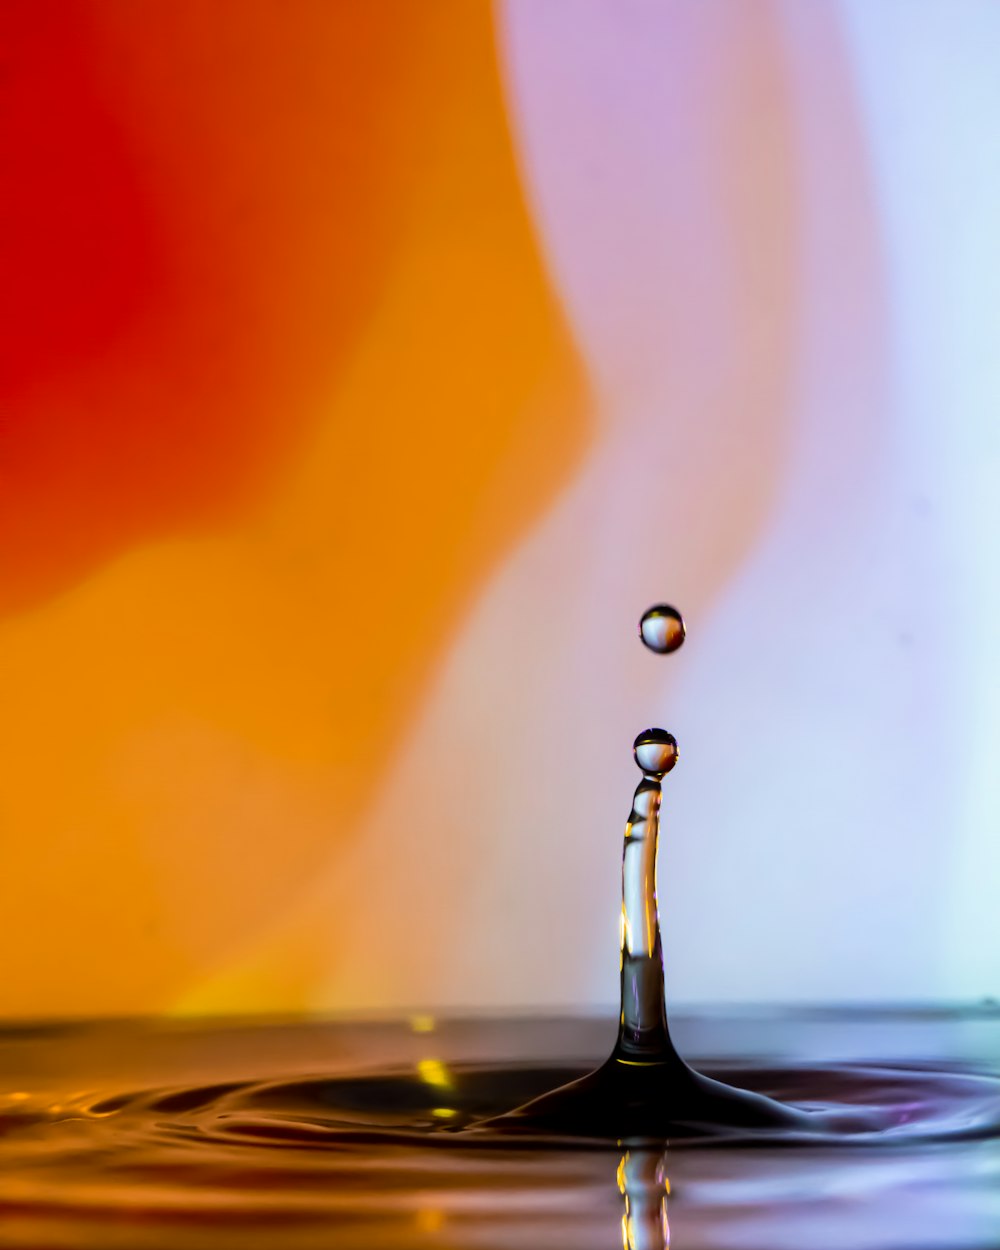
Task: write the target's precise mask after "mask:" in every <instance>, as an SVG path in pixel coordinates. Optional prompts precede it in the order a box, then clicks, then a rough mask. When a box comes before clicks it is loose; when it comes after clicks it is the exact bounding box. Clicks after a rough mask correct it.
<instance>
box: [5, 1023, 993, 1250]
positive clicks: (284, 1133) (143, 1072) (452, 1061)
mask: <svg viewBox="0 0 1000 1250" xmlns="http://www.w3.org/2000/svg"><path fill="white" fill-rule="evenodd" d="M673 1031H674V1033H675V1035H676V1037H677V1042H678V1046H679V1047H683V1049H684V1051H685V1053H687V1054H691V1055H692V1056H696V1057H697V1058H698V1062H699V1066H703V1067H704V1069H705V1070H706V1071H707V1072H709V1073H712V1074H714V1075H718V1076H722V1077H724V1078H726V1079H728V1080H733V1081H737V1082H738V1083H739V1084H745V1085H747V1086H748V1087H750V1088H757V1089H763V1090H765V1091H768V1092H773V1093H775V1094H777V1095H779V1096H780V1097H781V1098H783V1099H784V1100H787V1101H788V1102H790V1103H795V1104H799V1105H801V1104H809V1103H810V1102H813V1103H814V1102H815V1101H816V1100H817V1099H819V1100H826V1101H827V1102H830V1103H840V1102H851V1103H857V1102H861V1103H863V1104H864V1106H863V1107H862V1108H861V1109H862V1110H864V1109H865V1107H867V1108H868V1109H869V1110H872V1111H877V1112H878V1114H879V1115H880V1116H884V1115H886V1114H888V1110H887V1109H892V1114H893V1116H894V1117H895V1120H896V1122H897V1125H898V1128H897V1130H896V1131H895V1135H894V1134H893V1133H889V1134H888V1136H886V1135H882V1136H880V1137H878V1138H875V1139H872V1138H868V1139H867V1140H866V1143H865V1144H864V1145H861V1146H859V1145H857V1144H844V1143H845V1141H848V1140H849V1139H841V1141H840V1144H832V1143H831V1142H829V1141H824V1142H821V1143H820V1144H816V1143H814V1144H812V1145H805V1146H802V1147H801V1148H796V1149H787V1148H785V1149H777V1148H773V1147H771V1146H764V1147H762V1148H761V1147H755V1148H754V1149H751V1150H748V1149H745V1148H744V1147H743V1146H741V1145H737V1144H728V1143H727V1142H726V1141H725V1140H723V1141H716V1142H714V1143H713V1144H711V1147H710V1148H709V1149H705V1148H694V1146H693V1144H691V1143H684V1142H671V1143H670V1145H669V1147H668V1150H669V1154H664V1143H663V1142H660V1143H656V1144H647V1143H644V1142H635V1141H624V1142H622V1143H621V1144H620V1145H619V1144H618V1143H617V1142H610V1141H609V1142H601V1141H589V1142H583V1141H580V1140H578V1139H577V1140H573V1141H570V1140H568V1139H567V1140H559V1139H549V1140H543V1141H538V1140H528V1141H525V1140H523V1139H521V1138H514V1139H509V1138H501V1137H498V1136H495V1135H490V1134H488V1133H487V1134H477V1133H476V1132H472V1133H471V1134H470V1133H469V1132H468V1131H467V1126H469V1125H473V1124H475V1123H476V1122H478V1121H481V1120H482V1118H483V1117H488V1116H490V1115H495V1114H496V1113H497V1112H498V1111H501V1110H503V1109H505V1108H507V1107H511V1106H514V1105H516V1104H517V1103H518V1102H521V1101H523V1100H525V1099H527V1098H531V1097H534V1096H536V1095H539V1094H541V1093H543V1092H544V1091H545V1090H547V1089H550V1088H552V1087H553V1086H555V1085H560V1084H562V1083H564V1082H565V1081H566V1080H568V1079H571V1078H572V1077H574V1076H576V1075H578V1074H580V1073H582V1072H585V1071H587V1070H588V1069H589V1068H591V1067H592V1066H593V1064H594V1061H595V1059H597V1058H599V1057H600V1055H601V1054H602V1053H605V1054H606V1053H607V1049H608V1046H609V1043H610V1041H611V1040H613V1037H612V1038H609V1036H608V1027H607V1024H606V1022H603V1021H600V1020H580V1019H550V1020H538V1019H535V1020H520V1021H518V1020H490V1021H475V1020H464V1021H461V1020H457V1021H436V1022H435V1021H431V1020H429V1019H427V1018H420V1023H419V1026H418V1025H417V1024H416V1023H411V1022H405V1023H400V1024H398V1025H396V1024H364V1025H362V1024H351V1023H339V1024H330V1023H323V1022H311V1023H310V1022H302V1023H280V1022H272V1023H266V1024H249V1023H248V1024H240V1023H238V1022H233V1023H229V1024H226V1025H215V1026H205V1025H196V1024H192V1023H183V1022H175V1023H173V1024H159V1025H156V1026H152V1025H151V1026H143V1025H140V1024H135V1023H133V1024H118V1025H113V1026H112V1025H80V1026H73V1027H64V1028H60V1027H53V1028H47V1029H35V1030H16V1029H11V1030H7V1031H6V1032H4V1033H0V1212H2V1218H0V1246H2V1247H7V1248H11V1250H12V1248H14V1247H17V1248H18V1250H43V1248H44V1250H126V1248H127V1250H177V1247H179V1246H183V1247H185V1250H187V1248H191V1250H237V1248H238V1250H256V1248H258V1247H281V1250H307V1248H308V1250H313V1248H319V1247H325V1248H332V1247H334V1246H335V1247H337V1250H352V1248H353V1247H361V1246H365V1247H366V1248H367V1250H380V1248H381V1247H390V1246H392V1247H394V1248H396V1250H409V1248H410V1247H412V1248H413V1250H418V1248H419V1247H428V1246H448V1247H452V1246H453V1247H461V1248H462V1250H466V1248H467V1247H471V1246H475V1247H477V1248H478V1247H497V1248H498V1250H499V1248H501V1247H517V1248H518V1250H521V1248H522V1247H527V1246H531V1247H533V1248H534V1247H536V1246H538V1247H541V1246H561V1245H567V1246H573V1247H574V1250H589V1248H590V1247H594V1248H595V1250H597V1248H599V1250H609V1247H614V1246H615V1245H617V1244H619V1242H621V1241H622V1239H623V1238H624V1241H625V1245H626V1246H634V1247H636V1248H637V1250H641V1248H648V1247H655V1248H656V1250H660V1247H663V1246H666V1245H667V1244H668V1237H672V1241H671V1242H670V1243H669V1244H671V1245H672V1246H673V1250H678V1248H679V1250H709V1248H710V1247H711V1248H712V1250H720V1248H727V1247H737V1246H738V1247H740V1248H741V1250H757V1248H760V1250H764V1248H765V1247H766V1248H767V1250H786V1248H787V1250H802V1248H803V1247H808V1248H809V1250H827V1248H828V1247H829V1250H834V1247H836V1250H845V1248H847V1247H853V1246H862V1245H863V1246H865V1247H870V1248H871V1250H899V1248H900V1247H906V1250H941V1248H942V1247H945V1246H947V1247H948V1248H949V1250H952V1248H954V1247H964V1248H969V1250H987V1248H988V1250H995V1246H996V1230H997V1228H1000V1151H998V1150H997V1143H996V1140H995V1139H991V1138H989V1137H983V1136H981V1135H980V1136H977V1135H976V1134H977V1133H979V1134H982V1133H983V1132H985V1128H984V1124H985V1123H986V1117H987V1110H988V1108H989V1106H990V1105H991V1103H990V1100H991V1099H992V1100H993V1101H992V1105H994V1108H995V1102H996V1093H995V1091H996V1090H997V1088H998V1086H997V1083H996V1082H995V1081H994V1080H992V1079H991V1078H990V1077H989V1075H988V1074H989V1073H990V1072H995V1071H996V1069H997V1066H998V1057H1000V1015H998V1014H997V1013H996V1012H991V1011H986V1010H983V1011H979V1012H976V1011H971V1010H970V1011H966V1012H955V1011H942V1012H922V1013H921V1012H910V1013H884V1012H883V1013H879V1012H855V1013H851V1012H827V1013H823V1012H806V1013H799V1014H798V1015H796V1016H790V1015H782V1014H764V1013H761V1012H756V1013H744V1014H742V1015H733V1014H729V1015H725V1016H723V1015H716V1016H711V1015H706V1016H702V1017H699V1018H692V1017H687V1018H680V1019H678V1020H675V1021H673ZM526 1056H530V1057H531V1059H532V1063H531V1065H530V1066H528V1065H526V1064H525V1062H524V1060H525V1057H526ZM943 1124H946V1126H947V1131H946V1132H937V1133H936V1135H935V1132H932V1131H930V1129H931V1128H933V1126H935V1125H936V1126H937V1128H938V1129H942V1125H943ZM908 1125H909V1126H912V1128H911V1129H909V1130H908V1129H907V1126H908ZM977 1126H978V1127H977ZM943 1137H947V1138H948V1140H942V1138H943ZM873 1141H874V1142H875V1143H876V1144H873ZM893 1141H894V1142H895V1143H896V1144H894V1145H893V1144H885V1143H886V1142H890V1143H891V1142H893ZM668 1161H669V1181H668V1172H667V1163H668ZM668 1196H669V1208H670V1209H669V1217H670V1228H669V1232H668V1225H667V1202H668ZM626 1199H627V1205H626ZM623 1216H624V1219H623Z"/></svg>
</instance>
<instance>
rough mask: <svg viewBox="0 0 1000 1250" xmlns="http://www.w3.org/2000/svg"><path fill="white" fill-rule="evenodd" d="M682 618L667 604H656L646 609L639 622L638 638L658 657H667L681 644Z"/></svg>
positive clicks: (683, 634) (683, 633)
mask: <svg viewBox="0 0 1000 1250" xmlns="http://www.w3.org/2000/svg"><path fill="white" fill-rule="evenodd" d="M684 636H685V629H684V618H683V617H682V616H681V614H680V613H679V612H678V611H677V609H676V608H672V607H671V606H670V604H669V603H657V604H654V605H653V607H651V608H647V609H646V611H645V612H643V614H642V619H641V620H640V621H639V637H640V638H641V639H642V641H643V642H644V643H645V644H646V646H647V647H649V649H650V651H655V652H656V653H657V654H658V655H669V654H670V652H671V651H676V650H677V648H678V647H679V646H680V645H681V643H683V641H684Z"/></svg>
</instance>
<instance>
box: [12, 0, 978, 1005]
mask: <svg viewBox="0 0 1000 1250" xmlns="http://www.w3.org/2000/svg"><path fill="white" fill-rule="evenodd" d="M0 23H2V39H0V42H2V45H3V48H4V77H3V81H2V85H0V91H2V109H3V162H2V178H3V228H2V230H0V248H2V265H3V274H4V277H3V282H2V288H0V289H2V296H0V298H2V300H3V305H4V308H3V314H2V316H3V324H2V334H0V352H2V362H0V380H2V400H0V402H2V420H0V600H2V610H3V616H2V620H0V708H2V718H0V737H2V742H0V913H2V916H3V930H4V937H3V941H2V944H0V953H2V968H0V972H2V978H0V983H2V985H3V993H2V997H0V1013H3V1014H7V1015H10V1016H42V1015H74V1014H81V1013H83V1014H95V1015H96V1014H107V1013H120V1012H127V1013H137V1012H149V1011H155V1012H159V1011H169V1012H220V1011H240V1012H242V1011H258V1010H276V1011H286V1010H300V1009H338V1008H388V1009H392V1010H406V1009H410V1008H418V1007H419V1008H426V1009H437V1008H446V1007H459V1008H465V1007H468V1008H473V1007H477V1008H478V1007H484V1006H486V1007H496V1008H503V1007H506V1006H510V1005H520V1006H524V1005H532V1004H535V1005H552V1006H571V1005H572V1006H581V1005H594V1006H596V1005H598V1004H602V1003H607V1002H610V1001H611V1000H612V999H613V998H614V995H615V992H616V979H617V923H618V920H617V915H618V890H619V879H618V872H619V857H620V850H621V833H622V826H623V822H624V818H625V815H626V813H627V812H628V808H629V800H630V796H631V790H632V787H633V785H634V783H635V781H636V779H637V774H636V772H635V767H634V765H633V763H632V760H631V756H630V744H631V741H632V738H633V736H634V735H635V733H636V732H637V731H638V730H640V729H642V728H644V727H645V726H646V725H647V724H651V723H652V724H661V725H663V726H664V727H666V728H668V729H671V730H672V731H673V732H674V733H676V735H677V737H678V739H679V741H680V745H681V762H680V765H679V766H678V768H677V769H676V770H675V771H674V773H673V774H672V775H671V776H670V778H669V781H668V784H667V792H666V797H665V802H664V821H665V831H664V838H663V845H662V852H661V865H660V903H661V912H662V915H663V922H664V928H665V940H666V945H667V949H668V978H669V982H670V987H671V990H672V992H673V994H674V995H675V997H677V998H680V999H687V1000H723V999H728V1000H746V999H770V1000H775V999H777V1000H793V999H798V1000H844V999H872V998H878V999H890V1000H892V999H933V998H969V997H979V996H983V995H991V994H996V993H998V992H1000V953H998V952H1000V942H998V937H1000V922H998V920H997V917H996V899H997V894H998V888H1000V785H998V766H997V760H998V758H1000V648H998V646H997V629H998V621H1000V560H998V540H1000V486H998V483H1000V422H998V413H1000V338H998V334H1000V230H998V228H997V223H998V221H1000V138H998V136H1000V124H998V123H1000V75H998V74H997V64H998V61H1000V9H998V7H997V6H996V5H994V4H992V3H988V2H986V0H983V2H982V3H978V2H975V0H921V2H919V3H913V2H912V0H908V2H904V0H882V2H881V3H879V4H876V5H872V4H868V3H865V2H864V0H857V3H847V2H844V0H840V2H837V3H829V4H823V5H801V4H796V3H794V2H792V0H789V2H788V3H767V2H765V0H749V2H748V0H731V2H728V3H726V2H717V3H712V4H692V3H670V2H667V0H508V2H506V3H498V4H496V5H495V6H494V7H493V8H492V9H491V8H490V7H489V6H487V5H486V4H476V3H467V2H466V0H396V2H390V0H387V2H385V3H379V4H350V3H346V2H345V3H331V2H329V0H297V3H295V4H291V5H288V4H277V3H272V2H269V0H210V2H208V3H206V2H205V0H144V3H142V4H135V3H132V2H131V0H5V3H4V4H3V6H2V8H0ZM658 600H667V601H668V602H673V603H676V604H677V606H678V607H680V608H681V609H682V610H683V611H684V613H685V615H686V618H687V621H688V631H689V632H688V641H687V643H686V645H685V646H684V648H683V649H682V650H681V651H680V652H678V653H677V654H675V655H672V656H669V657H663V658H661V657H657V656H654V655H652V654H651V653H649V652H646V651H645V650H644V649H643V648H642V647H641V645H640V644H639V642H638V640H637V638H636V622H637V620H638V617H639V615H640V613H641V611H642V610H643V609H644V608H645V607H646V606H647V605H648V604H650V603H653V602H656V601H658Z"/></svg>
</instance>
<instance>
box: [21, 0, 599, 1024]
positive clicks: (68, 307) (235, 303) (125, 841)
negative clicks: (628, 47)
mask: <svg viewBox="0 0 1000 1250" xmlns="http://www.w3.org/2000/svg"><path fill="white" fill-rule="evenodd" d="M2 20H3V24H4V32H3V38H2V42H3V44H4V46H5V48H6V49H7V59H8V62H9V64H10V67H11V71H10V72H11V73H12V78H11V80H10V81H9V82H8V83H7V84H6V91H7V107H8V109H9V110H11V112H12V114H13V116H14V117H16V118H17V125H16V127H14V128H13V129H11V130H8V132H7V137H6V140H5V147H6V148H7V152H6V153H5V156H6V159H5V162H4V163H5V166H6V168H7V171H8V172H7V175H6V191H7V192H8V193H9V196H10V199H9V201H8V204H7V208H6V212H7V214H8V226H7V228H6V229H4V231H3V232H2V236H0V238H2V244H3V247H4V252H5V255H4V257H3V264H4V268H5V271H6V272H7V273H8V274H10V275H12V281H10V282H8V283H5V290H4V296H3V298H4V301H5V304H6V310H5V313H4V334H3V351H4V359H3V386H4V395H3V406H4V413H5V417H4V431H3V444H2V462H0V474H2V483H3V491H2V495H0V558H2V567H3V579H2V583H0V599H2V603H3V607H4V609H5V618H4V620H3V623H2V626H0V631H2V632H0V683H2V688H3V691H4V698H3V703H4V711H5V715H4V718H3V729H2V730H0V733H2V736H3V741H2V745H0V753H2V756H3V759H4V768H3V771H2V778H0V819H2V822H3V828H4V830H5V831H6V833H5V836H4V839H3V845H2V869H0V899H2V910H3V915H4V920H5V928H6V930H7V932H8V934H12V935H16V940H14V941H9V942H6V943H4V948H3V949H4V966H3V969H2V973H3V983H4V987H5V988H4V996H3V997H4V1002H3V1011H4V1012H10V1013H18V1014H38V1013H41V1014H45V1013H51V1012H57V1013H62V1012H66V1013H77V1012H83V1013H93V1014H102V1013H108V1012H119V1011H128V1012H133V1011H135V1012H140V1011H141V1012H144V1011H154V1010H161V1009H167V1008H170V1007H171V1006H173V1005H175V1004H176V1003H177V1001H178V1000H179V999H180V998H182V997H183V996H184V995H185V994H187V993H189V992H190V991H191V988H192V986H194V985H197V983H198V981H199V979H200V978H201V977H202V976H203V975H205V974H206V973H207V972H211V971H214V970H215V969H217V968H218V967H219V966H220V965H224V964H225V962H226V960H227V958H228V957H229V956H230V954H231V952H233V951H235V950H238V949H239V948H240V945H241V943H242V942H243V941H244V940H245V939H246V937H247V935H248V934H251V933H253V932H255V931H256V930H257V929H259V928H260V927H261V926H262V924H264V923H265V922H266V920H267V919H268V918H269V917H271V916H272V915H274V914H276V913H280V912H281V911H282V909H283V908H285V907H287V906H288V905H289V903H290V900H292V899H293V898H294V897H295V894H296V892H297V891H298V890H300V889H301V888H302V886H303V883H304V882H306V881H308V880H309V879H310V877H311V875H312V874H314V873H315V872H316V870H317V868H318V866H319V865H320V864H321V863H322V862H324V861H325V859H326V858H327V857H328V856H329V854H330V852H331V848H332V847H335V846H336V844H337V842H338V840H340V839H345V838H347V837H349V836H350V831H351V828H352V820H353V819H354V818H355V817H356V815H357V813H358V811H359V809H360V808H361V807H362V806H363V805H364V803H365V802H366V798H367V797H368V796H369V795H370V793H371V791H372V790H373V788H374V787H375V786H377V784H378V780H379V777H380V774H381V773H382V771H383V769H384V767H385V764H386V761H387V757H389V756H390V755H391V753H392V752H393V750H394V748H395V746H396V744H397V742H398V740H399V736H400V732H401V729H402V727H403V726H404V724H405V723H406V720H407V717H408V715H409V714H410V712H411V710H412V708H413V706H414V701H415V700H416V699H418V698H419V696H420V692H421V690H422V687H423V685H424V683H425V682H426V680H427V677H428V674H429V671H430V667H431V665H432V664H433V661H434V657H435V655H436V654H437V653H438V651H439V650H440V648H441V646H442V645H443V643H444V642H445V640H446V639H447V638H448V636H449V633H450V631H452V630H453V628H454V626H455V623H456V620H457V619H458V617H459V615H460V613H461V612H462V611H463V609H464V608H465V607H466V606H467V604H468V603H469V600H470V596H471V595H472V593H473V591H474V589H475V588H476V587H477V586H478V585H479V584H480V582H481V581H482V579H483V577H484V574H485V572H486V571H487V570H488V569H489V567H490V566H491V563H492V562H493V561H494V560H495V558H496V556H497V554H498V552H499V551H501V550H502V549H503V547H504V545H505V544H507V543H509V541H510V540H511V538H512V537H513V536H514V535H516V534H517V533H518V532H519V531H521V530H522V529H523V528H524V527H525V526H526V525H527V524H528V523H530V521H531V518H532V517H533V516H534V515H535V514H536V512H537V511H538V509H539V507H540V506H541V505H542V503H543V501H544V500H545V499H546V497H547V496H548V494H549V493H550V492H551V491H552V490H553V488H554V487H555V486H556V485H557V484H558V483H559V482H560V481H562V480H563V479H564V478H565V477H566V475H567V473H568V472H569V470H570V469H571V467H572V466H573V464H574V462H575V461H576V460H577V459H578V457H579V456H580V454H581V450H582V448H583V447H584V445H585V442H586V438H587V404H586V399H585V395H584V389H583V386H582V383H581V376H580V373H579V370H578V367H577V364H576V362H575V359H574V355H573V351H572V349H571V346H570V344H569V342H568V339H567V335H566V332H565V330H564V327H563V324H562V319H561V317H560V314H559V311H558V308H557V307H556V305H555V303H554V301H553V298H552V296H551V294H550V292H549V290H548V288H547V283H546V280H545V276H544V273H543V271H542V268H541V266H540V263H539V259H538V255H537V252H536V248H535V245H534V241H533V238H532V233H531V229H530V226H529V222H528V219H527V216H526V212H525V208H524V204H523V202H522V196H521V190H520V186H519V182H518V180H517V177H516V176H515V170H514V163H513V154H512V148H511V141H510V136H509V134H508V131H507V123H506V119H505V114H504V110H503V106H502V101H501V93H500V85H499V79H498V73H497V67H496V58H495V53H494V47H493V30H492V22H491V14H490V12H489V10H488V9H487V8H486V6H483V5H468V4H464V3H460V2H454V3H434V4H429V5H415V4H412V3H405V2H402V3H400V2H396V3H386V4H378V5H336V4H329V3H326V2H325V0H309V2H299V3H296V4H294V5H291V6H275V5H274V4H273V3H268V2H266V0H239V3H236V2H235V0H234V2H231V3H218V4H208V5H206V4H204V3H201V2H200V0H180V2H178V0H151V2H150V3H144V4H142V5H136V4H132V3H130V2H129V0H108V2H104V0H102V2H101V3H97V4H95V3H86V2H85V0H81V2H80V3H75V2H73V3H67V2H65V0H45V2H43V3H37V2H36V0H21V2H17V3H13V4H6V5H5V6H4V8H3V16H2ZM11 216H12V217H13V223H12V224H13V229H12V228H11V224H10V221H9V218H10V217H11ZM355 922H356V921H355V918H352V917H351V916H346V915H345V916H343V917H342V924H343V926H345V927H347V926H350V925H352V924H354V923H355ZM336 928H337V926H336V923H335V922H334V932H333V934H332V935H330V936H331V937H332V938H333V940H334V942H335V941H336ZM320 957H321V952H318V951H316V952H310V951H302V952H299V953H297V954H296V956H295V957H290V958H289V959H288V960H287V961H286V962H285V963H284V964H283V966H282V969H281V972H280V976H279V978H278V979H279V982H280V983H279V984H273V983H271V982H267V983H266V984H265V985H264V987H263V988H261V987H255V986H250V987H249V988H247V989H246V991H245V1004H244V1005H247V1006H261V1005H264V1006H280V1007H295V1006H299V1005H302V1003H303V998H302V995H303V993H304V992H305V990H306V989H307V988H308V986H309V985H310V983H311V978H312V977H313V976H314V968H313V963H314V961H315V960H316V959H319V958H320ZM323 957H324V958H325V957H326V956H323ZM261 976H263V977H264V978H265V981H266V974H265V973H262V974H261ZM241 1002H242V1000H241V999H240V998H239V995H237V1001H236V1005H241ZM210 1005H211V1004H210ZM226 1005H233V1004H232V1003H227V1004H226Z"/></svg>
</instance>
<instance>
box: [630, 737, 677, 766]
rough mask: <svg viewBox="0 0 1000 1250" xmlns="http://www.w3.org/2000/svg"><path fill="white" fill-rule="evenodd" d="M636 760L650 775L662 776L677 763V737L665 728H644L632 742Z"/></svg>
mask: <svg viewBox="0 0 1000 1250" xmlns="http://www.w3.org/2000/svg"><path fill="white" fill-rule="evenodd" d="M632 754H633V755H634V756H635V762H636V763H637V764H638V765H639V767H640V768H641V769H642V771H643V772H644V773H646V774H647V775H648V776H650V777H662V776H663V775H664V773H669V772H670V770H671V769H672V768H673V766H674V765H675V764H676V763H677V739H676V738H675V737H674V735H673V734H668V733H667V731H666V730H665V729H644V730H643V731H642V733H641V734H640V735H639V736H638V738H636V740H635V742H633V743H632Z"/></svg>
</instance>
